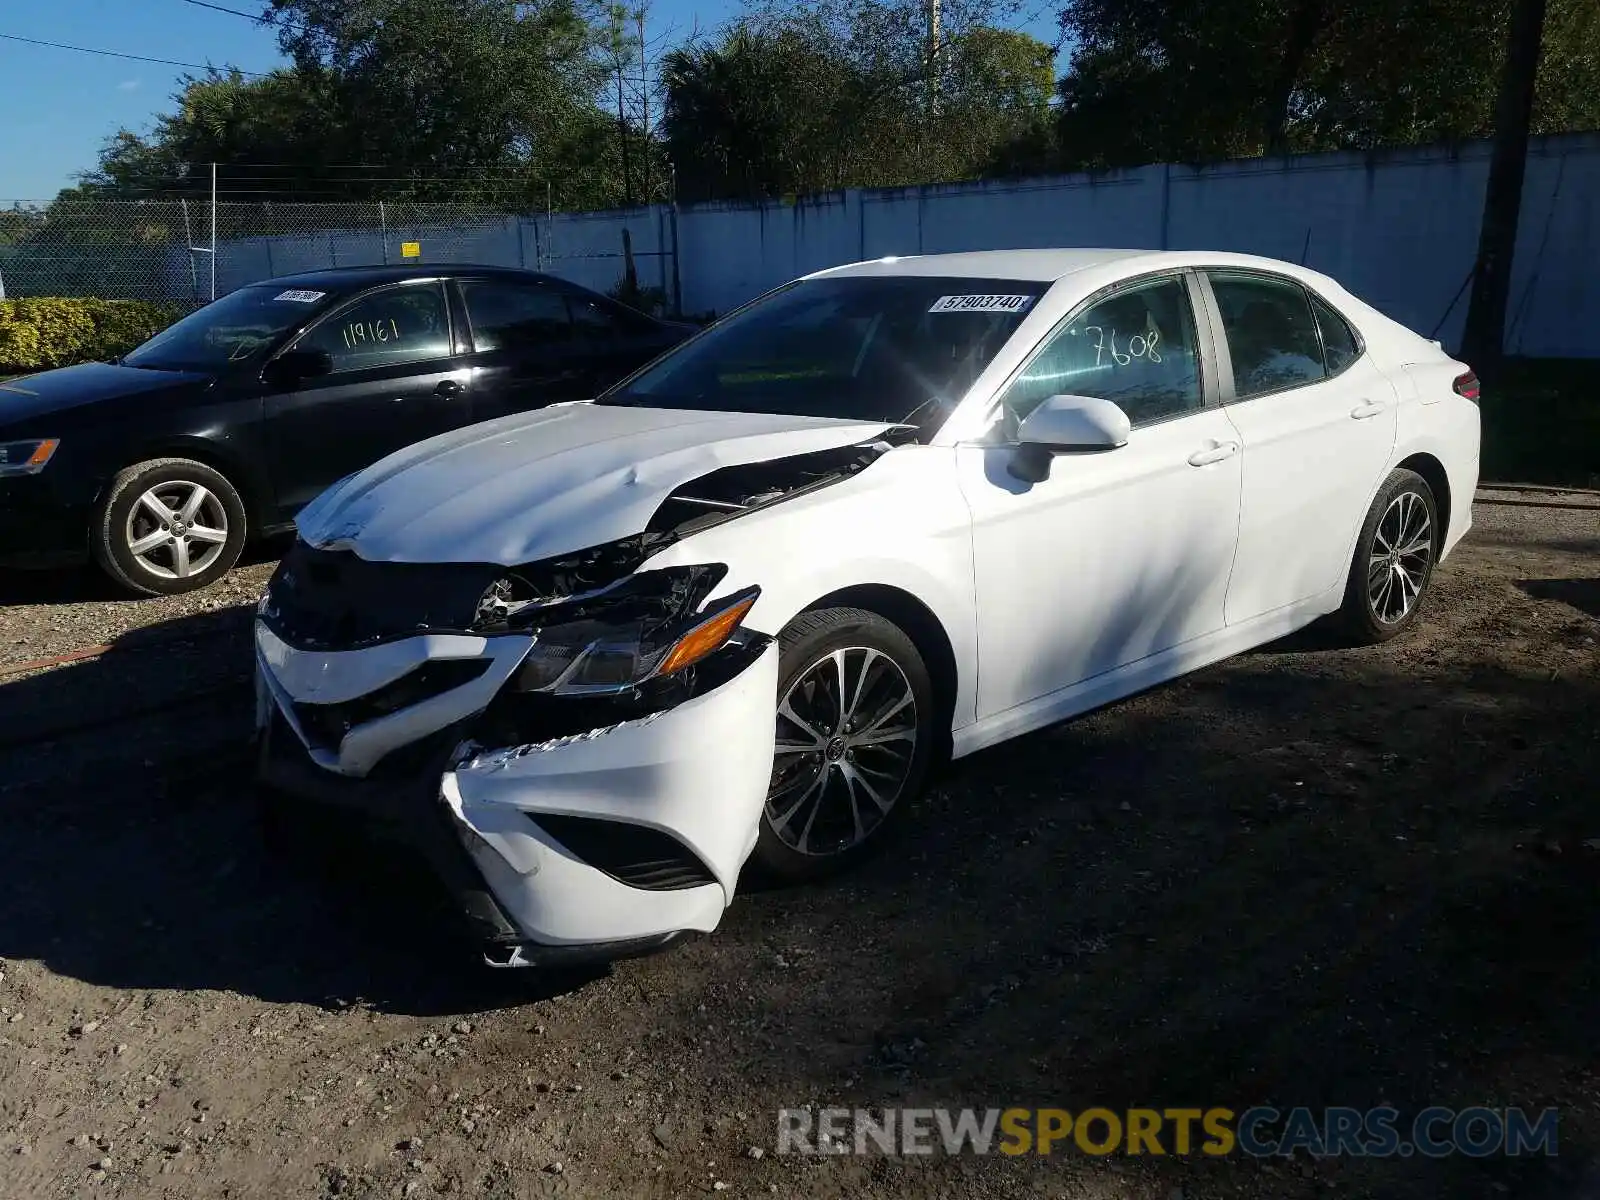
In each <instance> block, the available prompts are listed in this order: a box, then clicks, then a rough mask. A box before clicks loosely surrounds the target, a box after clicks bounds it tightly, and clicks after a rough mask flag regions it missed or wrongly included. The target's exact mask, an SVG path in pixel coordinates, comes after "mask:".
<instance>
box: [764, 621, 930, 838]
mask: <svg viewBox="0 0 1600 1200" xmlns="http://www.w3.org/2000/svg"><path fill="white" fill-rule="evenodd" d="M917 722H918V713H917V701H916V696H915V694H914V693H913V691H912V688H911V683H910V681H909V680H908V679H907V678H906V673H905V671H904V670H902V669H901V667H900V664H899V663H897V662H895V661H894V659H893V658H891V657H890V656H889V655H887V654H885V653H883V651H881V650H875V649H872V648H871V647H868V646H849V647H845V648H843V649H838V650H833V651H830V652H829V653H828V654H826V655H825V656H823V657H822V658H819V659H818V660H817V661H816V662H814V663H812V664H811V665H810V666H808V667H807V668H806V669H805V670H803V671H801V672H800V673H799V674H798V675H797V676H795V679H794V682H793V683H791V684H790V685H789V688H788V690H787V691H786V692H785V693H784V695H783V699H782V700H781V701H780V703H779V704H778V728H777V748H776V754H775V758H774V762H773V771H772V784H771V787H770V788H769V790H768V792H767V820H768V822H769V824H770V825H771V827H772V831H773V832H774V833H775V834H776V835H777V836H778V838H779V839H780V840H781V841H782V842H783V844H784V845H786V846H788V847H789V848H790V849H792V850H795V851H797V852H799V853H801V854H807V855H819V856H820V855H832V854H840V853H843V852H844V851H846V850H850V849H852V848H854V847H855V846H858V845H860V844H861V843H862V842H864V841H866V840H867V838H868V837H870V836H871V835H872V833H873V831H874V830H875V829H877V828H878V826H879V825H881V824H882V823H883V821H884V818H885V817H887V816H888V815H889V813H890V811H891V810H892V809H893V808H894V805H895V802H896V801H897V800H898V799H899V798H900V793H901V792H902V791H903V790H904V788H905V783H906V780H907V778H908V777H909V776H910V774H911V768H912V763H913V761H914V753H915V751H916V747H917Z"/></svg>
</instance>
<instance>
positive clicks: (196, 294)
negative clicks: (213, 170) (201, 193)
mask: <svg viewBox="0 0 1600 1200" xmlns="http://www.w3.org/2000/svg"><path fill="white" fill-rule="evenodd" d="M178 203H179V204H180V205H182V206H183V245H184V248H185V249H186V250H188V251H189V299H191V300H198V299H200V272H199V271H197V270H195V267H194V230H193V229H192V228H190V225H189V198H188V197H187V196H180V197H179V198H178Z"/></svg>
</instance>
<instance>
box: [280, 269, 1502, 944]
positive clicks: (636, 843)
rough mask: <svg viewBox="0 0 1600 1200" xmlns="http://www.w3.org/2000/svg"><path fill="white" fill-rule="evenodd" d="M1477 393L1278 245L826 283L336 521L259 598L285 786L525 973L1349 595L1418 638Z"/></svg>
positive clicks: (853, 839)
mask: <svg viewBox="0 0 1600 1200" xmlns="http://www.w3.org/2000/svg"><path fill="white" fill-rule="evenodd" d="M1477 398H1478V384H1477V379H1476V377H1475V376H1474V375H1473V374H1472V372H1471V371H1470V370H1469V369H1468V368H1467V367H1466V366H1465V365H1464V364H1462V363H1460V362H1456V361H1454V360H1453V359H1451V358H1450V357H1449V356H1448V355H1446V354H1445V353H1444V352H1443V351H1441V350H1440V348H1439V347H1438V345H1437V344H1436V343H1433V342H1430V341H1428V340H1427V339H1425V338H1422V337H1420V336H1418V335H1417V334H1415V333H1412V332H1411V331H1410V330H1408V329H1406V328H1404V327H1402V326H1400V325H1398V324H1396V323H1395V322H1394V321H1392V320H1390V319H1388V318H1387V317H1385V316H1383V315H1382V314H1380V313H1378V312H1377V311H1375V310H1374V309H1372V308H1371V307H1369V306H1368V305H1366V304H1364V303H1362V302H1361V301H1360V300H1357V299H1356V298H1355V297H1354V296H1352V295H1351V294H1350V293H1349V292H1347V291H1345V290H1344V289H1343V288H1342V287H1340V286H1339V285H1338V284H1337V283H1335V282H1334V281H1333V280H1332V279H1329V278H1327V277H1326V276H1323V275H1320V274H1317V273H1316V272H1313V271H1308V270H1305V269H1304V268H1301V267H1297V266H1292V265H1290V264H1287V263H1281V262H1276V261H1272V260H1269V259H1261V258H1253V257H1246V256H1242V255H1233V254H1208V253H1200V252H1178V253H1166V252H1161V253H1157V252H1148V251H1135V250H1017V251H1003V252H989V253H971V254H952V255H934V256H927V257H916V258H903V259H882V260H879V261H875V262H864V263H856V264H853V265H850V266H844V267H838V268H834V269H832V270H827V271H821V272H818V273H817V274H814V275H810V276H807V277H806V278H804V279H801V280H798V281H796V282H794V283H791V284H788V285H786V286H784V287H781V288H778V289H777V290H775V291H773V292H770V293H768V294H766V295H764V296H762V297H761V298H759V299H757V300H755V301H754V302H752V303H751V304H749V305H747V306H745V307H744V308H742V309H740V310H738V311H737V312H735V313H733V314H732V315H730V316H728V317H727V318H725V319H723V320H722V321H720V322H718V323H717V324H716V325H714V326H712V327H711V328H710V329H708V330H706V331H704V332H702V333H701V334H699V335H698V336H696V337H695V338H693V339H692V340H690V341H689V342H687V343H685V344H683V345H681V346H680V347H678V348H677V349H675V350H673V351H670V352H669V353H667V354H666V355H665V356H664V357H662V358H660V359H657V360H656V361H655V362H654V363H652V364H650V365H649V366H647V367H645V368H644V369H643V370H641V371H639V372H638V373H636V374H635V375H633V376H632V377H631V378H629V379H627V380H624V381H623V382H622V383H621V384H619V385H617V386H616V387H614V388H613V389H612V390H611V391H609V392H607V393H605V394H604V395H602V396H600V397H599V398H598V399H596V400H594V401H591V402H585V403H579V404H567V405H560V406H556V407H552V408H548V409H545V410H543V411H538V412H533V413H530V414H525V415H518V416H514V417H508V418H505V419H503V420H497V421H493V422H490V423H487V424H483V425H478V426H474V427H471V428H467V429H463V430H458V431H456V432H453V433H449V434H445V435H443V436H441V437H437V438H434V439H432V440H430V441H426V442H422V443H420V444H418V445H415V446H412V447H410V448H409V449H406V450H402V451H400V452H398V453H396V454H394V455H391V456H390V457H389V458H387V459H384V460H383V461H381V462H379V463H378V464H376V465H375V466H373V467H370V468H369V469H367V470H365V471H362V472H360V473H359V474H356V475H354V476H351V477H350V478H348V479H346V480H343V481H342V482H340V483H339V484H336V485H335V486H334V487H332V488H331V489H330V490H328V491H327V492H326V493H324V494H323V495H322V496H321V497H320V498H319V499H318V500H316V501H315V502H313V504H312V505H311V506H310V507H308V508H307V509H306V510H305V511H304V512H303V513H302V514H301V516H300V519H299V522H298V525H299V540H298V541H297V542H296V544H295V546H294V548H293V550H292V551H291V552H290V553H289V555H288V556H287V557H286V559H285V560H284V563H283V565H282V566H281V567H280V568H279V570H278V572H277V574H276V575H275V576H274V578H273V580H272V582H271V584H270V585H269V588H268V591H267V594H266V595H265V596H264V597H263V599H262V603H261V607H260V612H259V616H258V620H257V626H256V652H257V665H258V671H257V681H258V687H257V699H258V704H257V713H258V725H259V728H260V735H261V736H260V775H261V782H262V783H263V785H264V787H265V793H266V795H267V796H268V798H269V803H270V804H271V805H272V809H273V811H274V812H275V813H276V814H277V816H278V817H279V818H280V819H282V820H287V821H289V822H290V823H291V824H292V823H293V822H296V821H298V820H300V819H301V818H302V817H303V816H308V815H310V814H312V813H315V812H324V813H344V814H358V815H359V816H360V817H361V818H362V819H363V821H364V822H370V821H375V822H376V827H377V828H379V829H380V830H385V831H387V832H389V833H392V834H396V835H398V836H399V837H400V838H401V839H402V840H403V841H405V842H407V843H409V844H410V845H411V846H412V847H414V848H417V849H420V850H421V851H423V852H424V853H425V854H426V855H427V856H428V857H429V859H430V860H431V861H432V863H433V865H434V867H435V868H436V870H437V872H438V874H439V876H440V877H441V878H442V879H443V881H444V882H445V884H446V885H447V887H448V888H449V890H450V891H451V892H452V893H453V894H454V895H455V897H456V898H457V900H458V902H459V904H460V906H461V907H462V909H463V911H464V912H465V914H466V915H467V916H468V918H469V920H470V922H471V925H472V928H473V929H474V930H475V933H476V936H477V937H478V938H480V939H481V942H482V944H483V946H484V947H485V956H486V958H487V960H488V961H489V962H491V963H493V964H496V965H524V964H533V963H551V962H558V961H562V960H563V959H567V958H571V957H578V956H599V957H603V958H614V957H620V956H623V955H627V954H633V953H640V952H643V951H646V950H649V949H652V948H654V947H656V946H659V945H661V944H663V943H665V942H666V941H668V940H670V939H671V938H673V937H674V936H676V935H678V934H679V933H681V932H684V931H688V930H701V931H706V930H711V929H713V928H714V927H715V926H716V924H717V922H718V920H719V919H720V917H721V915H722V912H723V910H724V909H725V908H726V907H727V905H728V904H729V903H730V901H731V900H732V899H733V896H734V890H735V886H736V884H737V882H738V879H739V876H740V872H741V870H743V869H745V868H746V867H747V860H748V865H749V866H753V867H757V868H759V869H761V870H763V871H764V872H765V873H766V874H767V875H768V876H771V877H776V878H778V879H781V880H801V879H808V878H812V877H816V876H819V875H822V874H825V873H827V872H829V871H832V870H835V869H837V868H839V867H840V866H842V865H844V864H847V863H849V862H851V861H853V860H855V859H856V858H858V857H859V856H860V855H861V854H863V853H864V852H866V851H869V850H870V849H872V848H874V847H875V846H877V845H878V844H880V843H882V842H883V841H884V840H885V838H886V837H887V836H888V835H889V834H890V832H891V830H892V829H893V828H894V827H895V826H896V825H898V824H900V822H901V821H902V820H903V819H905V818H907V817H909V816H911V815H912V814H913V813H914V812H915V807H916V800H917V797H918V794H919V792H921V790H922V789H923V787H924V785H925V783H926V782H927V780H928V777H929V773H930V771H932V770H933V769H934V768H935V767H936V765H937V764H938V763H939V762H940V761H941V760H943V759H947V758H950V757H960V756H961V755H965V754H971V753H972V752H973V751H975V750H979V749H982V748H983V747H985V746H991V745H994V744H995V743H997V742H1001V741H1004V740H1005V739H1007V738H1012V737H1016V736H1018V735H1020V734H1024V733H1027V732H1029V731H1030V730H1033V729H1038V728H1039V727H1040V726H1043V725H1048V724H1050V723H1051V722H1055V721H1060V720H1062V719H1063V718H1066V717H1071V716H1073V715H1075V714H1078V713H1082V712H1084V711H1086V710H1088V709H1092V708H1094V707H1096V706H1098V705H1102V704H1105V703H1107V702H1109V701H1113V700H1116V699H1118V698H1119V697H1123V696H1126V695H1128V694H1130V693H1132V692H1136V691H1139V690H1140V689H1142V688H1146V687H1149V686H1150V685H1152V684H1156V683H1160V682H1161V681H1163V680H1167V679H1172V678H1174V677H1176V676H1179V675H1182V674H1184V673H1185V672H1188V671H1193V670H1195V669H1196V668H1199V667H1203V666H1205V665H1207V664H1208V663H1214V662H1216V661H1217V660H1218V659H1221V658H1225V657H1227V656H1229V655H1232V654H1237V653H1239V652H1240V651H1242V650H1245V649H1248V648H1249V647H1252V646H1257V645H1260V644H1262V643H1264V642H1269V641H1271V640H1273V639H1275V638H1278V637H1281V636H1283V635H1284V634H1287V633H1289V632H1290V631H1292V630H1295V629H1298V628H1300V627H1301V626H1304V625H1306V624H1308V623H1310V622H1311V621H1314V620H1316V619H1317V618H1319V617H1323V616H1325V615H1328V614H1332V613H1337V614H1339V616H1340V617H1341V618H1342V620H1343V624H1344V627H1345V628H1346V630H1347V631H1348V632H1349V634H1350V636H1351V637H1353V638H1354V639H1357V640H1360V641H1367V642H1375V641H1380V640H1383V639H1386V638H1389V637H1393V636H1394V635H1395V634H1398V633H1400V632H1402V631H1403V630H1405V629H1406V628H1407V627H1408V626H1409V625H1411V624H1412V623H1413V622H1414V621H1415V620H1416V619H1417V615H1418V612H1419V608H1420V606H1421V604H1422V601H1423V597H1424V595H1425V594H1426V592H1427V589H1428V586H1429V581H1430V579H1431V578H1432V574H1433V570H1434V567H1435V566H1436V564H1437V563H1438V562H1439V561H1440V560H1441V559H1442V558H1444V557H1445V556H1446V555H1447V554H1449V553H1450V551H1451V549H1452V548H1453V547H1454V546H1455V544H1456V543H1457V542H1458V541H1459V540H1460V538H1461V536H1462V535H1463V534H1464V533H1465V532H1466V531H1467V528H1468V526H1469V524H1470V522H1471V500H1472V494H1473V489H1474V487H1475V485H1476V482H1477V475H1478V445H1479V414H1478V407H1477Z"/></svg>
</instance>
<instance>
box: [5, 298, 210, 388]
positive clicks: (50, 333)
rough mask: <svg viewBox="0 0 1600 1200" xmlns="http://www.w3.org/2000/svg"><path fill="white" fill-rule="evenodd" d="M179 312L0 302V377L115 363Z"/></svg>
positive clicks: (99, 303) (107, 304)
mask: <svg viewBox="0 0 1600 1200" xmlns="http://www.w3.org/2000/svg"><path fill="white" fill-rule="evenodd" d="M183 311H184V310H183V308H182V307H181V306H179V305H176V304H153V303H150V302H148V301H144V300H97V299H94V298H93V297H82V298H77V297H72V298H54V297H38V298H32V299H24V300H0V375H11V374H17V373H26V372H30V371H48V370H50V369H51V368H52V367H67V366H71V365H72V364H73V363H80V362H97V361H104V360H106V359H111V358H117V357H120V356H121V355H123V354H126V353H127V352H128V351H129V350H132V349H133V348H134V347H135V346H137V345H138V344H139V343H140V342H143V341H145V340H146V339H148V338H149V337H150V336H151V335H152V334H154V333H157V332H158V331H160V330H162V329H165V328H166V327H167V326H168V325H170V324H172V322H173V321H175V320H177V319H178V317H179V316H181V315H182V314H183Z"/></svg>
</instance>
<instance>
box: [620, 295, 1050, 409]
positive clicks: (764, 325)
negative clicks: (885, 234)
mask: <svg viewBox="0 0 1600 1200" xmlns="http://www.w3.org/2000/svg"><path fill="white" fill-rule="evenodd" d="M1047 286H1048V284H1045V283H1040V282H1038V281H1026V282H1019V281H1017V280H1013V279H966V278H945V277H939V276H927V275H857V276H843V277H824V278H821V279H805V280H801V281H800V282H798V283H794V284H791V285H789V286H788V287H786V288H783V289H781V290H779V291H777V292H774V293H772V294H771V295H769V296H767V297H765V298H764V299H762V300H759V301H757V302H756V303H754V304H752V305H750V306H749V307H748V308H746V309H744V310H742V311H740V312H737V313H735V314H734V315H733V316H731V317H729V318H728V319H727V320H726V321H725V322H724V323H722V324H721V325H718V326H717V327H716V328H714V329H712V330H711V331H709V332H708V333H706V334H705V335H703V336H701V337H699V338H696V339H694V340H693V341H692V342H690V343H688V344H687V345H685V346H683V347H682V348H680V349H678V350H676V351H674V352H672V353H671V354H669V355H667V356H666V357H665V358H663V359H661V361H659V362H657V363H656V364H655V365H654V366H652V367H649V368H648V369H646V370H645V371H643V372H641V373H640V374H639V375H636V376H635V377H634V378H632V379H630V380H627V381H626V382H625V383H623V384H621V385H619V386H618V387H617V388H615V389H614V390H612V391H611V392H609V393H607V394H606V395H604V396H602V397H601V398H600V399H599V400H598V401H597V403H599V404H633V405H641V406H649V407H652V408H689V409H721V410H724V411H728V412H759V413H792V414H795V415H798V416H816V417H845V418H850V419H854V420H861V421H900V422H906V423H908V424H914V425H916V426H918V427H919V428H920V429H922V430H923V431H924V432H932V431H933V430H935V429H937V428H938V426H939V425H941V424H942V423H943V421H944V418H945V417H947V416H949V413H950V410H951V408H952V407H953V406H954V405H955V404H956V403H957V402H959V401H960V399H961V397H962V396H963V395H964V394H965V393H966V391H967V389H968V388H969V387H971V386H972V383H973V381H974V380H976V379H977V377H978V374H979V373H980V372H981V371H982V370H983V369H984V368H985V367H986V366H988V365H989V362H990V360H991V359H993V358H994V356H995V354H996V353H997V352H998V351H999V349H1000V347H1001V346H1003V345H1005V343H1006V340H1007V339H1008V338H1010V336H1011V335H1012V333H1014V332H1015V331H1016V328H1017V326H1018V325H1019V324H1020V323H1021V322H1022V319H1023V317H1024V316H1026V315H1027V313H1028V310H1029V309H1030V308H1032V307H1033V304H1034V302H1035V301H1036V300H1038V298H1039V297H1040V296H1041V295H1043V294H1044V291H1045V288H1046V287H1047Z"/></svg>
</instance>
